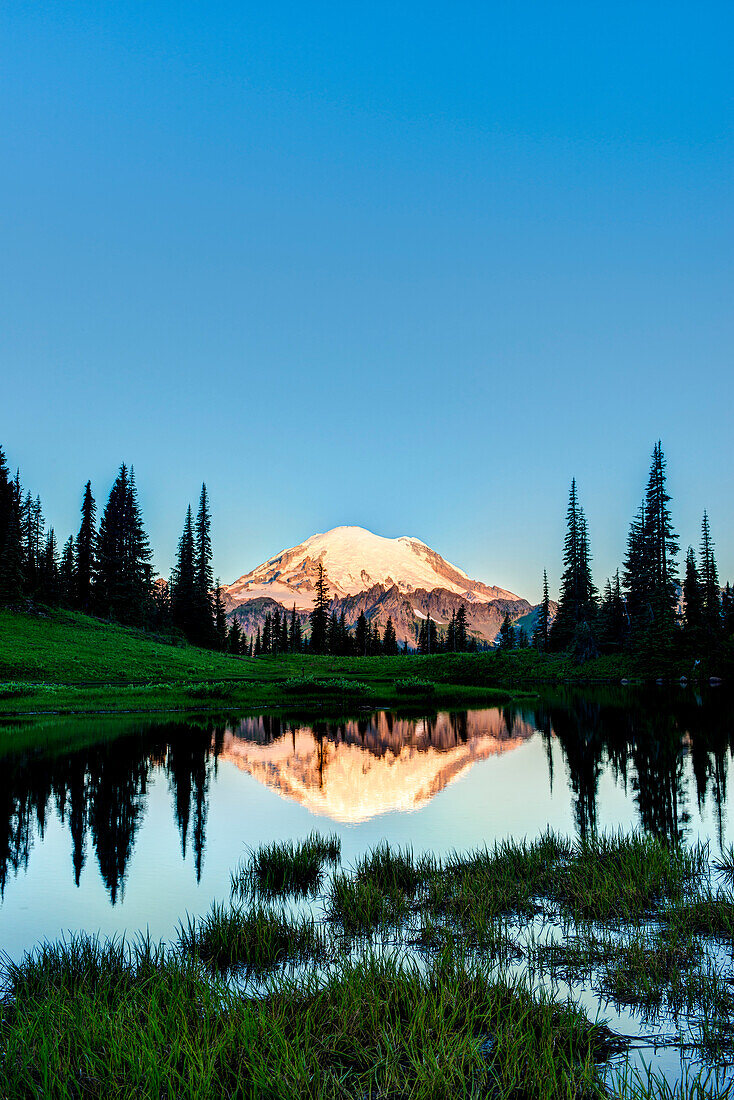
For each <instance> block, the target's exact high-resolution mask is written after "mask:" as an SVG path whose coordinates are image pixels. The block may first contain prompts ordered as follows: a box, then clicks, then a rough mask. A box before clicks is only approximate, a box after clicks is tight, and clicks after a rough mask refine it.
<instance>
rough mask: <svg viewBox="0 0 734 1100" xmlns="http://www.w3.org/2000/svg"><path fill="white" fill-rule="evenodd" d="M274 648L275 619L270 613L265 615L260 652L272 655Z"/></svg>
mask: <svg viewBox="0 0 734 1100" xmlns="http://www.w3.org/2000/svg"><path fill="white" fill-rule="evenodd" d="M272 648H273V617H272V615H271V614H270V612H269V611H266V613H265V622H264V623H263V632H262V638H261V639H260V652H261V653H270V651H271V650H272Z"/></svg>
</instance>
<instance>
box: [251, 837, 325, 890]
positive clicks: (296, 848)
mask: <svg viewBox="0 0 734 1100" xmlns="http://www.w3.org/2000/svg"><path fill="white" fill-rule="evenodd" d="M340 858H341V841H340V840H339V837H337V836H336V835H331V836H326V837H322V836H319V835H318V834H317V833H311V835H310V836H308V837H307V838H306V839H305V840H302V841H299V842H297V843H294V842H293V841H288V842H285V843H283V842H274V843H273V844H265V845H262V846H261V847H260V848H256V849H255V850H254V851H253V852H251V854H250V859H249V861H248V862H247V863H245V864H241V865H240V866H239V867H238V868H237V870H236V871H235V872H234V873H233V874H232V876H231V887H232V896H233V897H239V898H246V897H248V896H249V895H250V893H252V892H254V893H257V894H260V895H262V896H263V897H286V896H288V895H292V896H294V897H307V896H309V895H313V894H316V893H318V891H319V890H320V888H321V884H322V881H323V874H324V864H327V863H331V864H337V863H338V862H339V859H340Z"/></svg>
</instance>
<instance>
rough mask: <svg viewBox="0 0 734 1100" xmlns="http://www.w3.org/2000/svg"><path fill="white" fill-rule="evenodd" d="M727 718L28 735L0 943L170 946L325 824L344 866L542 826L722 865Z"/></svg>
mask: <svg viewBox="0 0 734 1100" xmlns="http://www.w3.org/2000/svg"><path fill="white" fill-rule="evenodd" d="M733 717H734V703H733V701H732V699H731V698H730V696H728V695H727V694H725V693H724V692H723V691H722V690H721V689H714V690H711V691H710V692H709V693H708V694H707V695H704V696H701V695H697V694H695V693H693V692H691V691H683V690H680V691H677V690H676V692H675V694H674V695H673V696H671V694H670V691H669V689H668V688H648V689H639V690H632V689H628V690H624V689H614V690H612V689H603V690H598V691H595V692H585V693H578V692H563V691H557V692H554V693H547V694H545V695H544V696H543V697H539V698H538V699H537V701H536V700H532V701H530V702H527V703H524V704H523V705H521V706H518V705H513V706H507V707H504V708H493V709H485V710H471V711H461V712H457V713H447V712H443V713H438V714H436V713H434V714H427V715H418V714H410V715H400V714H394V713H389V712H385V711H379V712H376V713H373V712H364V713H363V714H362V715H361V716H359V717H357V718H352V719H348V720H342V721H330V720H327V719H323V720H318V721H313V720H312V721H310V722H307V721H303V720H295V719H286V718H281V717H277V716H274V715H273V716H268V715H265V716H262V717H257V718H243V719H240V720H237V721H221V722H215V721H211V720H209V719H202V720H201V721H200V722H192V721H189V722H186V723H184V722H180V721H166V722H162V721H158V722H156V721H152V720H150V721H143V720H131V719H130V718H129V717H126V718H125V719H120V720H119V722H118V723H110V722H109V721H107V722H105V723H101V722H100V721H97V723H96V725H95V722H94V721H92V720H88V721H87V722H86V723H84V724H83V725H82V726H80V724H79V723H76V724H75V726H74V737H75V743H76V744H79V743H80V742H81V743H84V742H87V743H86V744H85V745H84V747H83V748H73V749H71V750H69V751H59V749H58V748H54V747H53V741H51V747H50V748H49V749H48V750H47V751H44V749H43V745H44V743H45V742H46V741H48V740H49V738H48V729H47V727H44V726H40V725H39V727H38V742H37V744H34V742H33V737H32V734H33V727H31V728H30V730H24V731H23V743H24V745H26V746H27V745H28V744H29V733H30V734H31V737H30V744H31V747H30V748H25V750H24V751H23V752H22V753H19V754H17V755H12V754H10V755H6V756H5V757H4V758H2V765H1V766H0V773H1V775H0V837H1V838H2V839H1V840H0V894H1V895H2V901H1V902H0V941H1V944H2V948H3V950H4V951H6V952H8V953H9V954H10V955H11V956H14V957H16V956H18V954H19V953H21V952H22V951H24V950H25V949H26V948H28V947H31V946H32V945H33V944H34V943H36V942H37V941H38V940H40V939H45V938H48V939H53V938H56V937H57V936H58V935H59V934H61V933H62V932H65V931H70V930H79V929H86V930H89V931H91V930H94V931H101V932H102V933H104V934H112V933H120V932H123V931H125V930H127V931H137V930H138V929H141V928H146V927H147V928H149V929H150V932H151V934H152V935H153V936H155V937H168V936H169V935H170V934H171V933H172V932H173V930H174V929H175V927H176V925H177V923H178V921H179V919H180V917H181V916H182V915H183V913H184V912H185V911H187V910H188V911H190V912H200V911H203V910H204V909H205V908H207V907H208V905H209V902H210V900H211V899H212V898H213V897H222V896H224V895H225V894H226V893H227V891H228V889H229V875H230V871H231V870H232V868H233V867H234V866H235V865H236V864H237V863H238V862H239V860H240V859H241V858H242V856H243V855H244V854H245V853H246V850H247V848H248V847H253V846H256V845H258V844H260V843H262V842H264V841H271V840H278V839H289V838H293V839H296V838H298V837H302V836H305V835H306V834H308V833H309V832H311V831H312V830H313V829H314V828H315V829H318V830H321V831H322V832H336V833H338V834H339V836H340V838H341V840H342V858H343V861H344V862H347V863H349V862H350V861H352V860H353V859H354V858H355V857H356V856H357V855H359V854H360V853H362V852H364V851H365V850H366V849H367V848H369V847H371V846H373V845H375V844H376V843H378V842H379V841H380V840H383V839H386V840H388V841H389V842H390V843H391V844H394V845H411V846H412V847H413V848H414V850H415V851H416V852H421V851H431V852H435V853H436V854H443V853H446V852H449V851H452V850H466V849H469V848H473V847H476V846H477V845H484V844H491V843H492V842H493V841H494V840H495V839H498V838H521V837H524V836H528V837H535V836H537V835H538V833H540V832H542V831H543V830H545V829H547V828H548V827H550V828H552V829H554V830H556V831H557V832H559V833H561V834H563V835H564V836H569V837H573V836H577V835H584V834H586V833H590V832H594V831H604V830H607V831H608V830H612V829H620V828H621V829H623V830H629V829H634V828H637V829H642V830H644V831H646V832H651V833H655V834H663V835H667V836H676V837H679V838H681V839H688V840H696V839H704V840H708V841H710V843H711V846H712V851H719V850H720V849H721V848H722V847H725V846H727V845H729V844H731V843H732V842H733V841H734V829H732V823H731V814H730V813H729V794H728V786H727V779H728V765H729V760H730V755H731V750H732V745H733V744H734V737H733V735H734V721H733ZM123 723H124V725H123ZM115 725H118V726H119V727H120V728H122V729H123V730H124V731H125V732H123V733H122V734H120V735H118V736H114V737H112V736H111V735H112V734H116V733H117V732H118V731H117V729H115ZM95 734H96V735H97V736H98V737H103V738H104V739H103V740H101V741H96V742H95Z"/></svg>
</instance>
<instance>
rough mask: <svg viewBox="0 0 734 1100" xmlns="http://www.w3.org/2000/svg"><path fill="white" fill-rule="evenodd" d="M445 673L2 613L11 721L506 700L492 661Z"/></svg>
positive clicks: (436, 665) (4, 694)
mask: <svg viewBox="0 0 734 1100" xmlns="http://www.w3.org/2000/svg"><path fill="white" fill-rule="evenodd" d="M444 664H445V667H442V661H441V659H440V658H411V659H406V658H404V657H385V658H349V657H314V656H309V655H305V654H304V655H300V654H299V655H283V656H280V657H259V658H255V659H253V658H247V657H229V656H226V655H223V654H218V653H211V652H208V651H206V650H201V649H196V648H195V647H193V646H176V645H170V644H166V643H165V642H163V641H161V640H156V639H154V638H151V637H150V636H146V635H145V634H143V633H141V632H139V631H135V630H130V629H126V628H124V627H119V626H111V625H108V624H105V623H101V622H98V621H97V620H95V619H89V618H87V617H85V616H83V615H78V614H74V613H71V612H60V611H55V612H49V613H47V614H43V615H19V614H13V613H10V612H0V714H5V715H17V714H30V713H39V712H43V713H60V714H83V713H137V712H153V711H170V710H177V711H182V710H188V711H203V710H208V711H212V710H223V709H232V708H239V709H244V708H252V709H258V708H261V707H274V706H277V707H284V708H289V709H294V708H300V709H303V708H304V707H306V706H307V705H313V704H317V705H319V706H324V705H328V706H330V707H332V708H338V709H341V710H344V709H345V708H351V709H355V708H358V707H359V706H382V705H393V706H394V705H398V704H400V705H416V704H420V705H422V706H424V705H425V704H426V703H427V702H430V703H431V704H433V705H442V706H449V705H453V706H462V705H466V704H469V703H472V702H474V703H481V702H488V703H490V702H497V701H502V700H503V699H506V698H508V694H507V692H506V691H499V690H496V688H494V687H493V686H492V685H490V684H489V683H488V682H487V670H488V667H489V666H487V664H486V661H484V662H481V664H477V663H475V665H474V667H473V668H472V665H471V662H470V663H469V665H466V664H464V665H463V666H462V665H461V664H460V663H456V662H453V663H447V662H446V661H444ZM422 670H424V671H425V674H426V675H425V676H424V675H423V673H422ZM454 670H455V672H456V674H457V675H459V676H460V679H458V680H457V681H455V682H454V681H452V680H451V679H450V678H447V675H446V673H447V672H448V673H450V672H451V671H454ZM429 673H430V678H429V676H428V674H429ZM429 679H430V682H427V681H428V680H429ZM403 680H408V681H409V682H408V683H401V681H403Z"/></svg>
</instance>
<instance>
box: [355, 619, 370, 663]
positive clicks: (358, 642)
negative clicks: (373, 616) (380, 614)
mask: <svg viewBox="0 0 734 1100" xmlns="http://www.w3.org/2000/svg"><path fill="white" fill-rule="evenodd" d="M354 648H355V650H356V651H357V656H358V657H366V655H367V619H366V618H365V614H364V611H360V613H359V618H358V619H357V626H356V627H355V631H354Z"/></svg>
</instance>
